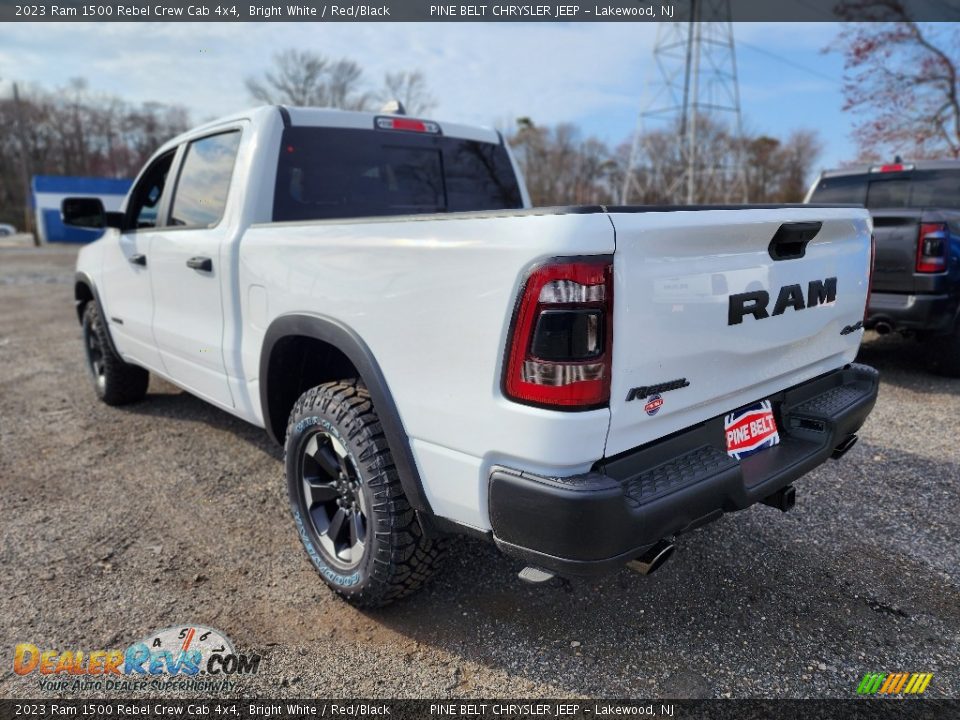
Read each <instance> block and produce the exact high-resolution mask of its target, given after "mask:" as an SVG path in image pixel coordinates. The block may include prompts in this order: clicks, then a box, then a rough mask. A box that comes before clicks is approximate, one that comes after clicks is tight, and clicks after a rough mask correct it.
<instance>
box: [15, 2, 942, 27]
mask: <svg viewBox="0 0 960 720" xmlns="http://www.w3.org/2000/svg"><path fill="white" fill-rule="evenodd" d="M728 4H729V8H730V14H731V17H730V19H732V20H734V21H736V22H835V21H839V20H849V21H866V22H871V21H873V22H878V21H891V20H893V21H896V20H905V19H909V20H916V21H923V22H957V21H960V0H899V2H890V0H729V3H727V2H726V0H683V1H682V2H667V3H656V2H648V1H647V0H608V1H606V2H581V1H579V0H566V1H564V2H535V3H525V2H519V1H518V0H514V1H513V2H510V1H508V0H502V1H501V0H487V1H479V0H475V1H474V2H444V1H443V0H370V1H369V2H356V1H354V0H338V1H337V2H328V1H327V0H291V1H290V2H285V3H284V2H280V0H266V1H261V0H253V1H251V0H244V1H243V2H234V1H233V0H186V1H184V0H82V1H78V0H55V1H54V0H34V1H33V2H30V1H29V0H22V1H21V0H16V1H11V0H0V21H7V22H11V21H12V22H63V21H67V22H157V21H163V22H168V21H184V22H198V21H200V22H204V21H206V22H250V21H268V22H302V21H311V22H431V21H435V22H558V21H559V22H597V21H599V22H671V21H673V22H675V21H690V20H698V21H703V22H710V21H715V20H726V19H728V18H727V17H720V16H718V13H724V12H725V10H726V7H727V6H728Z"/></svg>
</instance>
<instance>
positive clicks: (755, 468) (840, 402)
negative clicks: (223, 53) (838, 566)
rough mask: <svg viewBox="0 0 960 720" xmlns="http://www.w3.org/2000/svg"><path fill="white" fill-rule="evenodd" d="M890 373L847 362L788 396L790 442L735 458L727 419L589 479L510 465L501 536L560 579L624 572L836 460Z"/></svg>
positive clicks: (499, 504)
mask: <svg viewBox="0 0 960 720" xmlns="http://www.w3.org/2000/svg"><path fill="white" fill-rule="evenodd" d="M878 382H879V374H878V373H877V371H876V370H874V369H873V368H871V367H868V366H866V365H848V366H846V367H845V368H843V369H841V370H837V371H834V372H831V373H828V374H827V375H823V376H821V377H818V378H815V379H813V380H810V381H808V382H805V383H803V384H801V385H797V386H796V387H793V388H790V389H789V390H785V391H783V392H780V393H778V394H776V395H774V396H772V397H770V398H769V399H770V400H772V401H773V406H774V411H775V413H776V419H777V427H778V428H779V430H780V444H779V445H776V446H774V447H772V448H769V449H767V450H764V451H762V452H760V453H757V454H755V455H751V456H749V457H746V458H744V459H742V460H735V459H733V458H731V457H729V456H728V455H727V453H726V449H725V448H726V445H725V438H724V426H723V417H722V416H719V417H716V418H713V419H712V420H708V421H706V422H704V423H702V424H700V425H697V426H695V427H692V428H690V429H688V430H684V431H682V432H679V433H676V434H674V435H672V436H670V437H668V438H666V439H663V440H659V441H656V442H654V443H651V444H649V445H646V446H643V447H640V448H637V449H636V450H632V451H630V452H628V453H624V454H622V455H619V456H617V457H613V458H606V459H604V460H602V461H600V462H598V463H597V465H596V466H595V467H594V469H593V470H592V471H591V472H589V473H586V474H583V475H576V476H573V477H563V478H549V477H542V476H538V475H531V474H529V473H524V472H520V471H516V470H511V469H507V468H497V469H495V470H494V471H493V472H492V473H491V476H490V498H489V500H490V522H491V526H492V528H493V535H494V540H495V541H496V543H497V545H498V546H499V547H500V548H501V549H502V550H503V551H504V552H506V553H508V554H510V555H513V556H515V557H518V558H520V559H521V560H523V561H524V562H525V563H527V564H528V565H534V566H537V567H541V568H544V569H547V570H551V571H553V572H556V573H559V574H561V575H568V576H592V575H599V574H602V573H604V572H608V571H611V570H614V569H616V568H617V567H619V566H620V565H622V564H624V563H626V562H628V561H629V560H632V559H634V558H636V557H637V556H639V555H641V554H642V553H643V552H644V551H645V550H646V549H648V548H649V547H651V546H653V545H654V544H655V543H657V542H658V541H659V540H661V539H663V538H667V537H671V536H674V535H678V534H681V533H683V532H687V531H689V530H692V529H694V528H696V527H700V526H701V525H704V524H706V523H708V522H711V521H712V520H715V519H717V518H718V517H720V516H721V515H722V514H723V513H725V512H732V511H736V510H743V509H744V508H747V507H749V506H751V505H753V504H755V503H757V502H759V501H761V500H763V499H765V498H768V497H770V496H772V495H774V494H775V493H776V492H777V491H779V490H781V489H782V488H784V487H786V486H787V485H789V484H790V483H792V482H793V481H794V480H796V479H797V478H799V477H800V476H802V475H804V474H805V473H808V472H809V471H810V470H812V469H813V468H815V467H817V466H818V465H820V464H821V463H823V462H825V461H826V460H827V459H828V458H830V457H831V455H833V454H834V452H835V449H836V448H838V446H840V448H841V451H840V452H841V453H842V451H844V450H845V449H849V444H848V443H850V440H849V439H850V437H851V436H852V435H853V434H854V433H855V432H856V431H857V430H858V429H859V428H860V426H861V425H862V424H863V422H864V420H866V418H867V415H869V414H870V411H871V410H872V409H873V405H874V403H875V402H876V399H877V387H878Z"/></svg>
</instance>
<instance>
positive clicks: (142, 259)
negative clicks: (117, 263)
mask: <svg viewBox="0 0 960 720" xmlns="http://www.w3.org/2000/svg"><path fill="white" fill-rule="evenodd" d="M127 262H129V263H130V264H131V265H140V266H141V267H146V266H147V256H146V255H141V254H140V253H137V254H136V255H131V256H130V257H129V258H127Z"/></svg>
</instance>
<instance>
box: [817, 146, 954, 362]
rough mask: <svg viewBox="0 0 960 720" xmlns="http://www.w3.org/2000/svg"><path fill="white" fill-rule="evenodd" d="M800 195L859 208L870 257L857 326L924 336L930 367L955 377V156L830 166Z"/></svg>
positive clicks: (920, 337)
mask: <svg viewBox="0 0 960 720" xmlns="http://www.w3.org/2000/svg"><path fill="white" fill-rule="evenodd" d="M807 200H808V202H813V203H822V202H828V203H857V204H858V205H865V206H866V208H867V210H869V211H870V214H871V216H872V217H873V233H874V238H875V242H876V260H875V262H874V269H873V288H872V291H871V293H870V302H869V308H868V311H867V317H866V318H865V321H864V326H865V327H866V328H867V329H868V330H869V329H875V330H876V331H877V332H878V333H880V334H881V335H883V334H886V333H889V332H893V331H897V332H900V333H902V334H904V335H913V336H914V337H916V338H918V339H919V340H921V341H925V342H928V344H929V347H930V350H931V353H930V354H931V361H932V362H933V363H934V365H935V367H936V369H937V370H939V371H940V372H942V373H944V374H945V375H951V376H953V377H960V160H920V161H917V162H911V163H905V162H902V161H899V159H898V161H897V162H893V163H886V164H882V165H870V166H868V165H861V166H856V167H850V168H845V169H843V170H830V171H828V172H825V173H823V174H822V175H820V177H819V178H818V179H817V182H815V183H814V184H813V187H812V188H810V192H809V193H808V196H807Z"/></svg>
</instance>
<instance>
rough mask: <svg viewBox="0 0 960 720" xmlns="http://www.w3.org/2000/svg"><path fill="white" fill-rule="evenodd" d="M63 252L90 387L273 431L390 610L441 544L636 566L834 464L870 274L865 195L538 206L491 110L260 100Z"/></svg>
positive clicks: (146, 177) (194, 139)
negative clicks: (402, 109) (381, 108)
mask: <svg viewBox="0 0 960 720" xmlns="http://www.w3.org/2000/svg"><path fill="white" fill-rule="evenodd" d="M63 214H64V218H65V220H66V221H68V222H70V223H73V224H80V225H85V226H105V227H107V228H108V230H107V232H106V233H105V235H104V236H103V237H102V238H101V239H100V240H98V241H96V242H94V243H92V244H90V245H88V246H86V247H84V248H83V250H82V251H81V253H80V256H79V259H78V274H77V281H76V300H77V312H78V315H79V318H80V321H81V323H82V326H83V334H84V338H85V343H86V352H87V359H88V361H89V362H88V364H89V367H90V370H91V376H92V378H93V381H94V385H95V387H96V391H97V393H98V395H99V396H100V398H101V399H102V400H104V401H105V402H106V403H108V404H120V403H125V402H130V401H135V400H139V399H141V398H142V397H143V396H144V394H145V392H146V388H147V380H148V373H150V372H152V373H156V374H157V375H159V376H161V377H163V378H166V379H168V380H169V381H171V382H173V383H175V384H177V385H179V386H180V387H182V388H184V389H186V390H187V391H189V392H191V393H193V394H195V395H197V396H199V397H201V398H204V399H206V400H208V401H209V402H211V403H213V404H214V405H216V406H217V407H220V408H222V409H224V410H226V411H227V412H230V413H233V414H235V415H237V416H239V417H241V418H243V419H245V420H248V421H249V422H251V423H254V424H256V425H259V426H261V427H265V428H266V430H267V432H268V433H269V434H270V436H271V437H272V438H273V439H275V440H276V441H277V442H278V443H284V445H285V463H286V476H287V487H288V492H289V497H290V505H291V510H292V513H293V518H294V521H295V525H296V528H297V531H298V533H299V535H300V538H301V540H302V541H303V545H304V547H305V548H306V550H307V553H308V555H309V557H310V559H311V560H312V561H313V563H314V565H315V566H316V567H317V569H318V570H319V572H320V573H321V575H322V577H323V578H324V580H325V581H326V582H327V583H328V584H329V585H330V586H331V587H332V588H334V589H335V590H336V591H337V592H338V593H340V594H341V595H343V596H344V597H346V598H347V599H349V600H350V601H352V602H354V603H356V604H358V605H364V606H374V605H380V604H384V603H386V602H389V601H390V600H393V599H395V598H397V597H400V596H402V595H404V594H405V593H407V592H409V591H411V590H412V589H414V588H415V587H417V586H418V585H419V584H420V583H421V581H422V580H423V579H424V577H425V576H426V574H427V571H428V570H429V568H430V565H431V563H432V562H433V560H434V559H435V557H436V555H437V552H438V541H439V540H440V539H441V538H442V537H444V536H446V535H449V534H451V533H456V532H460V533H469V534H475V535H478V536H482V537H485V538H488V539H490V540H492V541H493V542H495V543H496V544H497V545H498V546H499V547H500V548H501V549H502V550H504V551H505V552H507V553H508V554H510V555H512V556H514V557H516V558H518V559H520V560H522V561H523V563H524V565H525V567H524V570H523V572H522V573H521V575H522V576H524V577H525V578H526V579H529V580H539V579H544V578H549V577H550V576H551V575H553V574H560V575H564V576H590V575H596V574H600V573H603V572H605V571H610V570H613V569H616V568H618V567H621V566H622V565H624V564H628V563H629V564H632V566H633V567H634V568H636V569H639V570H641V571H646V572H650V571H652V570H653V569H655V568H656V567H657V566H659V564H661V563H662V562H663V561H664V560H665V558H666V557H668V556H669V553H670V552H671V550H672V545H670V541H671V539H672V538H673V537H674V536H676V535H678V534H680V533H682V532H684V531H687V530H690V529H692V528H695V527H697V526H699V525H702V524H704V523H706V522H709V521H711V520H713V519H715V518H717V517H719V516H720V515H721V514H723V513H724V512H729V511H735V510H740V509H743V508H746V507H748V506H750V505H753V504H754V503H757V502H764V503H767V504H770V505H774V506H776V507H779V508H780V509H781V510H787V509H789V508H790V507H791V506H792V504H793V498H794V493H793V486H792V485H791V483H792V482H793V481H794V480H795V479H797V478H798V477H800V476H801V475H803V474H804V473H806V472H808V471H809V470H810V469H812V468H814V467H816V466H817V465H819V464H820V463H822V462H824V461H825V460H826V459H827V458H829V457H831V456H834V457H838V456H840V455H842V454H843V453H844V452H845V451H846V450H847V449H849V447H850V446H851V445H852V444H853V442H854V441H855V440H856V435H855V433H856V431H857V430H858V429H859V427H860V426H861V424H862V423H863V421H864V419H865V418H866V416H867V414H868V413H869V412H870V410H871V408H872V407H873V404H874V402H875V400H876V393H877V374H876V372H875V371H873V370H872V369H870V368H867V367H864V366H862V365H856V364H853V359H854V357H855V355H856V353H857V349H858V347H859V343H860V338H861V335H862V329H861V323H862V320H863V314H864V304H865V301H866V297H867V286H868V283H869V275H870V262H871V237H870V230H871V228H870V218H869V215H868V214H867V213H866V211H865V210H863V209H860V208H855V207H836V206H833V207H827V206H823V207H815V206H801V207H758V208H740V209H722V208H715V209H693V208H679V209H669V208H646V209H644V208H632V207H571V208H544V209H531V208H530V207H529V201H528V199H527V195H526V191H525V189H524V186H523V184H522V181H521V179H520V177H519V174H518V172H517V169H516V166H515V165H514V163H513V161H512V158H511V154H510V151H509V149H508V148H507V146H506V145H505V144H504V142H503V139H502V138H501V137H500V135H499V134H498V133H497V132H495V131H491V130H485V129H478V128H473V127H466V126H462V125H455V124H450V123H440V122H434V121H428V120H417V119H413V118H409V117H406V116H403V115H387V114H379V115H378V114H370V113H356V112H341V111H334V110H322V109H302V108H277V107H265V108H259V109H256V110H252V111H249V112H246V113H241V114H238V115H234V116H232V117H228V118H226V119H223V120H219V121H216V122H213V123H210V124H207V125H204V126H203V127H201V128H198V129H196V130H193V131H191V132H189V133H187V134H185V135H183V136H181V137H178V138H176V139H174V140H172V141H171V142H169V143H167V144H166V145H164V146H163V147H162V148H160V150H159V151H158V152H157V153H156V155H155V156H154V157H153V159H151V160H150V161H149V163H148V164H147V166H146V168H145V169H144V170H143V172H142V173H141V174H140V176H139V177H138V178H137V180H136V181H135V183H134V185H133V187H132V189H131V191H130V195H129V197H128V198H127V200H126V203H125V206H124V208H123V211H122V212H121V213H117V214H110V213H104V212H103V208H102V207H101V206H100V205H99V202H98V201H96V200H89V199H82V198H72V199H68V200H65V201H64V203H63Z"/></svg>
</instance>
